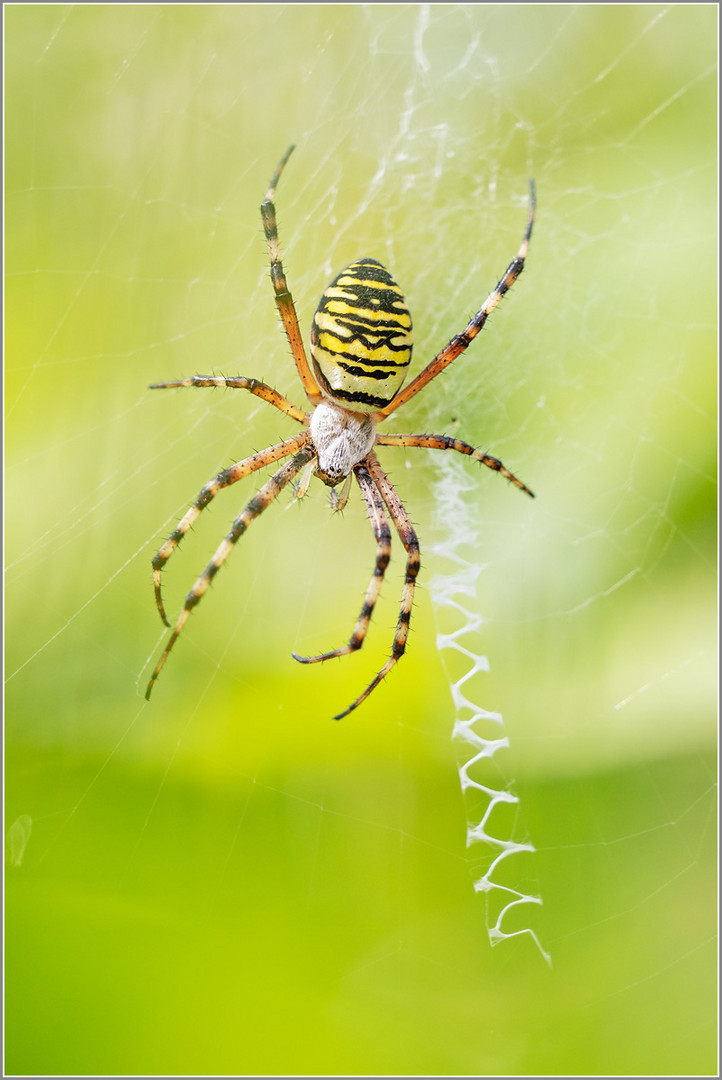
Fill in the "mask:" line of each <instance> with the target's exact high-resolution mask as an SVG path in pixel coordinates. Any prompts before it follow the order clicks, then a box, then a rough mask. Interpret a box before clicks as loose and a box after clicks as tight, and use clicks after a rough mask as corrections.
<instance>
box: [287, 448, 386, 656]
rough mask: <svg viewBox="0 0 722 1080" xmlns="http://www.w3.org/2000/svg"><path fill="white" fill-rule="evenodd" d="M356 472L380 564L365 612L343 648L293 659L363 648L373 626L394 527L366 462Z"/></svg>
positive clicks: (358, 466)
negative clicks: (368, 632)
mask: <svg viewBox="0 0 722 1080" xmlns="http://www.w3.org/2000/svg"><path fill="white" fill-rule="evenodd" d="M354 473H355V474H356V479H357V480H358V486H359V487H360V488H361V494H362V495H363V498H364V502H365V503H366V509H367V511H368V516H369V521H370V522H371V528H372V529H373V531H374V536H375V537H376V565H375V566H374V572H373V577H372V578H371V581H370V582H369V586H368V589H367V590H366V596H365V597H364V603H363V607H362V608H361V614H360V615H359V617H358V620H357V622H356V626H355V627H354V631H353V633H352V635H351V637H350V639H349V642H348V645H342V646H341V648H340V649H334V650H333V652H327V653H321V654H320V655H319V656H298V654H297V653H292V654H291V655H292V656H293V659H294V660H298V661H299V663H301V664H317V663H319V662H320V661H322V660H331V659H332V658H333V657H335V656H345V655H346V654H347V653H350V652H355V651H356V650H357V649H360V648H361V646H362V645H363V643H364V639H365V637H366V632H367V631H368V628H369V623H370V622H371V616H372V614H373V610H374V607H375V606H376V601H377V600H378V598H379V593H380V592H381V586H382V584H383V580H384V574H385V573H386V567H387V566H388V564H389V559H390V557H391V530H390V528H389V523H388V519H387V517H386V511H385V509H384V503H383V499H382V498H381V495H380V493H379V490H378V488H377V487H376V485H375V484H374V482H373V480H372V479H371V476H370V475H369V471H368V469H367V467H366V465H365V463H364V462H363V461H362V462H360V464H358V465H356V466H355V467H354Z"/></svg>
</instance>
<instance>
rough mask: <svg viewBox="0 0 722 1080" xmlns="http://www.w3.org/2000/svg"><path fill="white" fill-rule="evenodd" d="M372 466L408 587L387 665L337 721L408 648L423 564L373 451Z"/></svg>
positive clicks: (415, 540) (410, 528)
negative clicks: (403, 558)
mask: <svg viewBox="0 0 722 1080" xmlns="http://www.w3.org/2000/svg"><path fill="white" fill-rule="evenodd" d="M365 460H366V465H367V466H368V470H369V474H370V476H371V479H372V481H373V483H374V484H375V486H376V487H377V488H378V490H379V491H380V493H381V497H382V498H383V501H384V502H385V503H386V506H387V507H388V510H389V513H390V514H391V519H392V521H393V523H394V526H395V527H396V531H397V533H398V534H399V537H400V539H401V543H402V544H403V545H404V547H405V548H406V576H405V579H404V588H403V592H402V594H401V610H400V612H399V621H398V623H397V626H396V633H395V634H394V641H393V645H392V648H391V656H390V657H389V658H388V660H387V661H386V663H385V664H384V666H383V667H382V668H381V670H380V671H379V673H378V675H376V676H375V678H373V679H372V680H371V682H370V683H369V685H368V686H367V687H366V689H365V690H364V692H363V693H362V694H360V695H359V697H357V698H356V700H355V701H354V702H352V704H351V705H349V707H348V708H347V709H344V711H343V712H341V713H338V715H336V716H334V720H341V719H343V717H344V716H348V714H349V713H350V712H353V710H354V709H356V708H358V706H359V705H360V704H361V703H362V702H363V701H365V700H366V698H367V697H368V696H369V694H370V693H371V691H372V690H375V689H376V687H377V686H378V685H379V683H380V682H381V680H382V679H385V678H386V676H387V675H388V673H389V672H390V671H391V668H392V667H394V665H395V664H397V663H398V661H399V660H400V659H401V657H402V656H403V655H404V652H405V650H406V641H407V639H408V636H409V623H410V622H411V608H412V606H413V603H414V586H415V584H416V577H417V575H418V573H419V569H420V567H421V559H420V555H419V541H418V538H417V536H416V533H415V531H414V527H413V525H412V524H411V521H410V519H409V515H408V514H407V513H406V510H405V509H404V505H403V503H402V502H401V499H400V498H399V497H398V495H397V494H396V491H395V489H394V487H393V485H392V483H391V481H390V480H389V478H388V476H387V475H386V473H385V472H384V470H383V469H382V468H381V464H380V463H379V460H378V458H377V457H376V455H375V454H374V453H373V451H372V452H371V453H370V454H369V455H368V457H367V458H366V459H365Z"/></svg>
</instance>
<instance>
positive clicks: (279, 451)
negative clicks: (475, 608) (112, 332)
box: [146, 147, 535, 720]
mask: <svg viewBox="0 0 722 1080" xmlns="http://www.w3.org/2000/svg"><path fill="white" fill-rule="evenodd" d="M292 150H293V147H290V149H289V150H287V151H286V153H285V154H284V156H283V158H282V159H281V161H280V163H279V166H278V168H277V169H276V172H275V174H274V176H273V178H272V180H271V183H270V186H269V188H268V191H267V192H266V197H265V198H264V200H263V202H262V204H261V217H262V219H263V228H264V232H265V235H266V241H267V243H268V252H269V255H270V259H271V282H272V284H273V290H274V293H275V299H276V306H277V308H278V312H279V314H280V316H281V320H282V322H283V326H284V329H285V331H286V335H287V337H288V340H289V343H290V345H291V351H292V352H293V358H294V360H295V362H296V367H297V369H298V374H299V376H300V379H301V382H302V384H303V389H304V391H305V393H306V397H307V398H308V400H309V402H310V403H311V406H312V409H311V411H310V412H306V411H305V410H304V409H300V408H298V407H297V406H296V405H292V404H291V402H290V401H287V400H286V398H284V397H282V396H281V394H279V393H278V392H277V391H276V390H274V389H272V388H271V387H270V386H266V385H265V383H262V382H259V381H258V380H257V379H249V378H245V377H243V376H235V377H233V378H224V377H222V376H216V375H193V376H191V378H188V379H179V380H177V381H175V382H165V383H155V384H154V385H153V386H152V387H151V390H164V389H168V388H170V387H178V386H198V387H201V386H227V387H231V388H234V389H238V390H248V391H249V393H251V394H255V395H256V397H259V398H262V399H263V400H264V401H267V402H268V403H269V405H274V406H275V407H276V408H277V409H280V410H281V412H284V413H285V414H286V415H287V416H290V417H291V419H292V420H295V421H297V423H299V424H301V426H302V431H301V432H300V433H299V434H298V435H295V436H294V437H293V438H291V439H286V440H285V442H282V443H279V444H278V445H277V446H271V447H269V448H268V449H267V450H261V451H260V452H259V453H256V454H251V456H250V457H247V458H245V459H244V460H243V461H239V462H237V463H236V464H235V465H231V466H230V468H228V469H224V470H223V471H222V472H220V473H218V475H217V476H215V477H214V478H213V479H212V480H209V482H208V483H207V484H206V485H205V487H203V488H202V490H201V492H200V494H199V495H198V498H197V499H196V501H195V502H194V503H193V505H192V506H191V507H190V509H189V510H188V511H187V512H186V514H185V515H184V516H183V518H182V519H181V521H180V522H179V524H178V525H177V526H176V528H175V529H174V530H173V532H172V533H171V535H170V536H169V538H168V539H167V540H166V542H165V543H164V544H163V546H162V547H161V549H160V551H159V552H158V554H157V555H156V556H155V558H154V559H153V579H154V585H155V599H156V603H157V605H158V610H159V612H160V615H161V618H162V619H163V621H164V622H165V624H166V625H167V626H170V623H169V622H168V620H167V618H166V614H165V610H164V608H163V601H162V599H161V590H160V579H161V572H162V570H163V568H164V566H165V564H166V563H167V562H168V559H169V558H170V557H171V555H172V554H173V552H174V551H175V550H176V548H177V547H178V545H179V543H180V542H181V540H182V539H183V537H184V536H185V534H186V533H187V532H188V530H189V529H190V528H191V526H192V525H193V523H194V522H195V520H196V518H197V517H198V515H199V514H200V513H201V511H202V510H204V509H205V508H206V506H208V504H209V503H210V501H211V500H212V499H213V498H214V497H215V496H216V495H217V494H218V492H219V491H220V490H221V488H225V487H229V486H230V485H231V484H235V483H236V481H237V480H240V479H242V478H243V477H244V476H248V475H249V474H250V473H253V472H256V470H257V469H261V468H263V467H264V466H266V465H270V464H272V463H273V462H277V461H281V460H282V459H283V458H290V460H289V461H287V462H286V463H285V464H284V465H282V466H281V467H280V468H279V469H278V470H277V472H275V473H274V474H273V476H271V478H270V480H267V481H266V483H265V484H264V485H263V487H261V488H260V490H259V491H258V492H257V493H256V494H255V495H254V496H253V498H252V499H251V501H250V502H249V503H248V505H247V506H246V508H245V509H244V510H243V511H242V512H241V513H240V514H239V515H238V517H237V518H236V519H235V521H234V522H233V524H232V526H231V529H230V532H229V533H228V535H227V536H226V538H225V539H224V540H223V541H222V542H221V544H220V545H219V547H218V549H217V550H216V553H215V555H214V556H213V558H212V559H211V561H210V562H209V563H208V566H207V567H206V569H205V570H204V572H203V573H202V574H201V576H200V577H199V578H198V580H197V581H196V583H195V584H194V585H193V588H192V589H191V591H190V592H189V593H188V596H187V597H186V600H185V604H184V607H183V610H182V611H181V613H180V615H179V616H178V620H177V622H176V624H175V627H174V628H173V632H172V633H171V635H170V638H169V639H168V643H167V644H166V646H165V649H164V650H163V653H162V654H161V657H160V659H159V661H158V663H157V664H156V666H155V670H154V671H153V674H152V675H151V678H150V682H149V683H148V689H147V691H146V697H150V693H151V690H152V689H153V685H154V683H155V681H156V679H157V678H158V675H159V673H160V671H161V668H162V667H163V665H164V664H165V662H166V660H167V658H168V654H169V653H170V651H171V649H172V648H173V646H174V645H175V643H176V641H177V639H178V636H179V634H180V632H181V630H182V629H183V627H184V626H185V624H186V622H187V621H188V616H189V615H190V613H191V611H193V608H194V607H195V606H196V605H197V604H198V603H200V601H201V599H202V598H203V596H204V595H205V593H206V591H207V589H208V587H209V585H210V584H211V582H212V581H213V579H214V577H215V576H216V574H217V573H218V571H219V570H220V568H221V567H222V566H223V564H224V562H225V561H226V559H227V558H228V556H229V555H230V553H231V552H232V550H233V547H234V545H235V543H236V541H237V540H239V539H240V537H241V536H242V535H243V534H244V532H245V531H246V529H247V528H248V526H249V525H250V524H251V522H252V521H254V520H255V518H257V517H258V515H259V514H261V513H263V511H264V510H265V509H266V507H267V506H269V505H270V504H271V503H272V502H273V500H274V499H275V498H276V497H277V496H278V495H279V494H280V492H281V491H282V490H283V488H285V487H286V485H287V484H289V483H290V482H291V481H292V480H293V479H294V478H295V477H298V476H299V474H300V478H299V480H298V483H297V485H296V487H295V495H296V497H297V498H300V497H301V496H303V495H304V494H305V493H306V491H307V490H308V485H309V483H310V480H311V476H312V475H315V476H317V477H318V478H319V479H320V480H322V481H323V482H324V484H327V485H328V486H329V487H330V488H335V487H336V485H338V484H341V483H342V482H343V487H342V488H341V490H340V494H337V492H336V491H332V492H331V502H332V506H333V507H334V508H335V509H336V510H339V509H341V508H342V507H343V506H345V505H346V501H347V499H348V495H349V490H350V486H351V477H352V476H354V477H355V478H356V482H357V483H358V486H359V488H360V489H361V495H362V497H363V500H364V502H365V504H366V509H367V511H368V516H369V520H370V522H371V528H372V529H373V534H374V538H375V540H376V564H375V566H374V571H373V576H372V577H371V581H370V582H369V585H368V588H367V590H366V596H365V598H364V602H363V606H362V608H361V612H360V614H359V617H358V620H357V622H356V625H355V627H354V630H353V633H352V634H351V637H350V639H349V641H348V644H346V645H342V646H341V648H339V649H333V650H332V651H331V652H326V653H321V654H320V655H318V656H297V655H296V654H295V653H294V654H293V656H294V659H296V660H299V661H300V662H301V663H302V664H316V663H319V662H321V661H324V660H330V659H331V658H332V657H335V656H345V655H346V654H347V653H352V652H355V651H356V650H357V649H360V648H361V646H362V645H363V643H364V639H365V637H366V632H367V630H368V627H369V622H370V620H371V616H372V614H373V610H374V606H375V604H376V600H377V599H378V596H379V592H380V590H381V585H382V582H383V578H384V573H385V571H386V567H387V565H388V562H389V557H390V554H391V528H390V526H389V517H390V518H391V521H392V522H393V526H394V528H395V530H396V532H397V533H398V534H399V539H400V540H401V543H402V544H403V546H404V548H405V549H406V575H405V580H404V587H403V592H402V595H401V611H400V614H399V620H398V624H397V626H396V632H395V634H394V640H393V645H392V648H391V655H390V656H389V658H388V659H387V661H386V663H385V664H384V665H383V667H382V668H381V670H380V671H379V672H378V673H377V674H376V675H375V676H374V678H373V679H372V680H371V682H370V683H369V685H368V686H367V687H366V689H365V690H364V691H363V693H362V694H359V696H358V697H357V698H356V700H355V701H353V702H352V703H351V705H349V707H348V708H347V709H345V710H344V711H343V712H341V713H339V714H338V715H337V716H336V717H335V719H336V720H340V719H341V717H343V716H347V715H348V714H349V713H350V712H352V710H353V709H355V708H357V706H359V705H360V704H361V702H362V701H365V699H366V698H367V697H368V696H369V694H370V693H371V691H372V690H374V689H375V688H376V687H377V686H378V685H379V683H380V682H381V680H382V679H383V678H385V676H386V675H388V673H389V671H390V670H391V668H392V667H394V665H395V664H396V663H397V662H398V661H399V660H400V658H401V657H402V656H403V653H404V650H405V649H406V640H407V637H408V633H409V621H410V619H411V607H412V603H413V598H414V584H415V582H416V576H417V574H418V572H419V566H420V560H419V541H418V539H417V537H416V533H415V532H414V529H413V526H412V524H411V521H410V520H409V516H408V514H407V513H406V510H405V509H404V507H403V504H402V503H401V500H400V499H399V497H398V495H397V494H396V491H395V490H394V488H393V486H392V484H391V482H390V480H389V478H388V476H387V475H386V473H385V472H384V470H383V468H382V467H381V464H380V462H379V460H378V458H377V456H376V450H375V448H376V447H377V446H405V447H411V446H421V447H428V448H430V449H432V450H456V451H458V452H459V453H460V454H466V455H467V456H468V457H470V458H472V459H473V460H474V461H479V462H481V464H482V465H486V466H488V467H489V468H490V469H494V470H496V472H499V473H501V475H502V476H505V477H506V478H507V480H510V481H511V482H512V484H515V485H516V486H517V487H518V488H520V489H521V490H522V491H525V492H526V493H527V495H531V496H532V497H533V495H532V492H531V491H530V490H529V488H528V487H527V486H526V485H525V484H522V482H521V481H520V480H517V478H516V477H515V476H513V475H512V473H510V472H509V470H508V469H506V468H505V467H504V465H502V463H501V462H500V461H499V460H498V459H497V458H495V457H491V456H490V455H489V454H483V453H481V451H479V450H476V449H474V447H473V446H470V445H469V443H465V442H462V441H461V440H460V439H453V438H450V437H449V436H447V435H390V434H382V433H380V432H378V431H377V430H376V428H377V424H379V423H380V422H381V421H383V420H385V419H386V418H387V417H388V416H390V415H391V413H393V412H395V411H396V410H397V409H398V408H399V406H401V405H405V404H406V402H407V401H410V400H411V398H413V397H415V395H416V394H418V392H419V391H420V390H423V388H424V387H425V386H426V385H427V383H429V382H431V380H432V379H434V378H435V377H436V376H437V375H439V374H440V373H441V372H442V371H443V370H444V368H446V367H448V366H449V364H450V363H451V362H452V361H453V360H455V359H456V357H457V356H459V355H460V354H461V353H462V352H463V351H464V350H465V349H466V348H467V347H468V345H469V344H470V343H471V342H472V341H473V339H474V338H475V337H476V335H477V334H478V333H479V331H480V330H481V328H482V327H483V325H484V323H485V322H486V320H487V318H488V317H489V315H490V314H491V312H492V311H493V310H494V308H495V307H496V306H497V304H498V303H499V301H500V300H501V298H502V296H504V294H505V293H506V292H507V291H508V289H510V288H511V286H512V285H513V284H514V282H515V281H516V279H517V278H518V277H519V274H520V273H521V272H522V270H523V269H524V259H525V258H526V254H527V251H528V248H529V238H530V236H531V230H532V224H533V221H534V207H535V194H534V183H533V181H532V182H531V184H530V205H529V217H528V221H527V225H526V229H525V230H524V236H523V239H522V242H521V246H520V248H519V252H518V254H517V256H516V258H514V259H513V260H512V261H511V263H510V264H509V267H508V268H507V270H506V272H505V274H504V276H503V277H502V279H501V281H500V282H499V284H498V285H497V286H496V288H495V289H494V291H493V292H492V293H491V294H490V295H489V296H488V297H487V299H486V300H485V301H484V303H483V304H482V306H481V307H480V308H479V310H478V311H477V313H476V315H474V317H473V318H472V319H471V321H470V322H469V324H468V325H467V326H466V328H465V329H464V330H462V331H461V333H460V334H457V335H456V336H455V337H453V338H452V339H451V341H450V342H449V344H448V345H446V347H445V348H443V349H442V350H441V352H440V353H439V354H438V355H437V356H436V357H434V359H433V360H432V361H431V363H430V364H428V366H427V367H425V368H424V370H423V371H422V372H421V373H420V374H419V375H417V376H416V378H415V379H413V380H412V381H411V382H410V383H409V384H408V386H407V387H406V389H404V390H402V389H401V385H402V383H403V381H404V376H405V375H406V371H407V369H408V366H409V363H410V361H411V348H412V342H413V333H412V326H411V315H410V313H409V309H408V307H407V306H406V301H405V299H404V296H403V294H402V292H401V290H400V288H399V287H398V285H397V284H396V282H395V281H394V280H393V278H392V277H391V275H390V274H389V272H388V270H386V269H384V267H383V266H382V265H381V263H379V262H377V261H376V260H375V259H359V260H358V261H357V262H354V263H351V265H350V266H348V267H346V269H345V270H342V271H341V273H340V274H339V275H338V277H337V278H335V279H334V281H332V282H331V284H330V285H329V287H328V288H327V289H326V291H325V292H324V294H323V296H322V297H321V301H320V303H319V305H318V309H317V311H316V313H315V315H314V317H313V321H312V323H311V348H310V351H311V363H310V364H309V362H308V360H307V358H306V353H305V350H304V347H303V341H302V338H301V332H300V330H299V327H298V318H297V316H296V309H295V307H294V303H293V297H292V296H291V293H290V291H289V288H288V285H287V283H286V276H285V274H284V270H283V265H282V263H281V254H280V250H279V244H278V231H277V228H276V209H275V206H274V198H275V194H276V186H277V184H278V181H279V178H280V176H281V172H282V171H283V168H284V166H285V165H286V162H287V161H288V158H289V156H290V154H291V151H292Z"/></svg>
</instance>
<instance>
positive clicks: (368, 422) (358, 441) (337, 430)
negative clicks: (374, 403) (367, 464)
mask: <svg viewBox="0 0 722 1080" xmlns="http://www.w3.org/2000/svg"><path fill="white" fill-rule="evenodd" d="M309 428H310V431H311V438H312V439H313V445H314V446H315V448H316V453H317V454H318V468H317V469H316V476H318V478H319V479H320V480H323V482H324V484H328V485H329V487H334V486H335V485H336V484H338V483H340V482H341V480H345V479H346V477H347V476H348V474H349V473H350V472H351V470H352V469H353V467H354V465H358V463H359V462H360V461H363V459H364V458H365V457H366V455H367V454H368V453H369V451H370V450H371V449H372V447H373V445H374V442H375V440H376V424H375V423H374V422H373V420H372V419H371V417H370V416H369V415H368V413H353V412H349V410H348V409H344V408H342V407H341V406H340V405H336V404H335V403H334V402H333V401H329V400H324V401H321V402H320V403H319V404H318V405H317V406H316V408H315V409H314V410H313V413H312V414H311V421H310V424H309Z"/></svg>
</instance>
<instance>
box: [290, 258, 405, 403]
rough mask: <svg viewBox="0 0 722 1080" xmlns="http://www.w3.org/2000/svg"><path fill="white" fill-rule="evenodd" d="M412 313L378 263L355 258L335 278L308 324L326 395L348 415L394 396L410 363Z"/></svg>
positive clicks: (316, 368) (315, 363) (316, 371)
mask: <svg viewBox="0 0 722 1080" xmlns="http://www.w3.org/2000/svg"><path fill="white" fill-rule="evenodd" d="M412 345H413V331H412V325H411V315H410V313H409V309H408V307H407V306H406V301H405V299H404V295H403V293H402V292H401V289H400V288H399V287H398V285H397V284H396V282H395V281H394V279H393V278H392V277H391V275H390V274H389V272H388V270H386V269H384V267H383V266H382V265H381V263H380V262H377V261H376V259H359V260H358V262H354V263H351V265H350V266H347V267H346V269H345V270H342V271H341V273H340V274H339V275H338V277H337V278H335V279H334V280H333V281H332V282H331V284H330V285H329V287H328V288H327V289H326V291H325V293H324V294H323V296H322V297H321V301H320V303H319V305H318V308H317V310H316V314H315V315H314V317H313V323H312V324H311V360H312V362H313V370H314V374H315V376H316V379H317V380H318V383H319V385H320V387H321V389H322V390H323V392H324V393H325V394H327V396H328V397H330V398H331V399H332V400H333V401H335V402H336V403H337V404H339V405H342V406H343V407H344V408H346V409H350V410H351V411H352V412H362V413H371V412H376V411H377V410H379V409H382V408H384V407H385V406H386V405H388V404H389V402H390V401H391V400H392V399H393V398H394V396H395V395H396V393H397V392H398V390H399V389H400V387H401V384H402V383H403V381H404V378H405V376H406V371H407V369H408V366H409V364H410V362H411V349H412Z"/></svg>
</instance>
